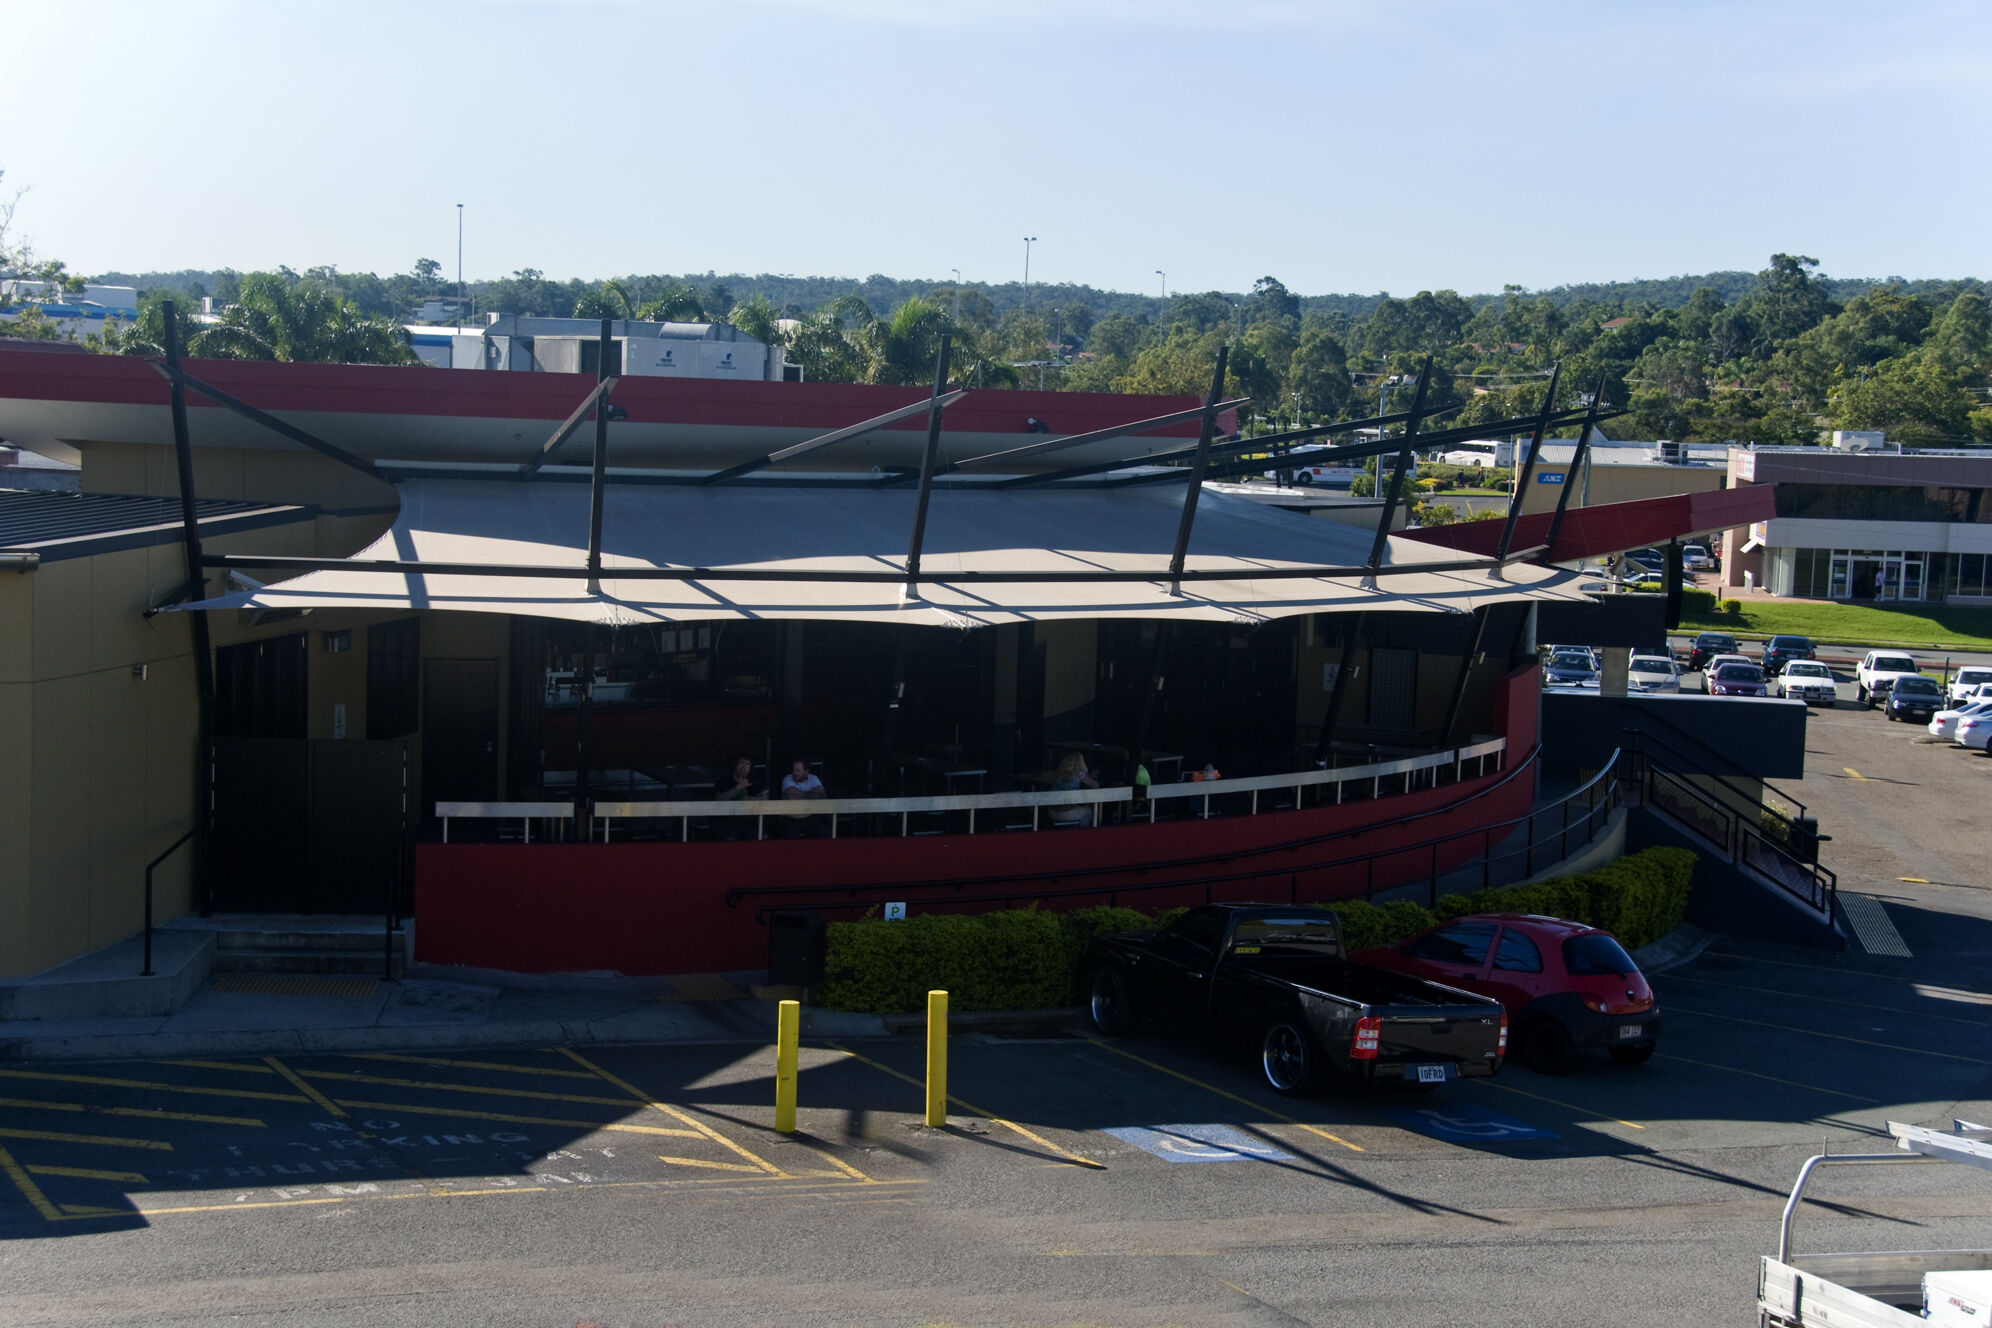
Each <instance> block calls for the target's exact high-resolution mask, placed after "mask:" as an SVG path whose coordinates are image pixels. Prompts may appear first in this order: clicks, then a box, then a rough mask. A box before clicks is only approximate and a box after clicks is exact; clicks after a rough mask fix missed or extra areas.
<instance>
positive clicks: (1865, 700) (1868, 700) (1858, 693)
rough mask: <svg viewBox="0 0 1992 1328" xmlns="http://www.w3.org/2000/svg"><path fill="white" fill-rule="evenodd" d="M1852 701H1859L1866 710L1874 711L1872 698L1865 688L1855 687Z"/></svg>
mask: <svg viewBox="0 0 1992 1328" xmlns="http://www.w3.org/2000/svg"><path fill="white" fill-rule="evenodd" d="M1854 699H1855V700H1856V701H1859V702H1860V703H1861V704H1862V705H1864V706H1866V707H1867V708H1868V709H1870V710H1872V709H1874V697H1873V696H1871V695H1869V694H1868V689H1867V688H1865V687H1858V686H1857V687H1855V688H1854Z"/></svg>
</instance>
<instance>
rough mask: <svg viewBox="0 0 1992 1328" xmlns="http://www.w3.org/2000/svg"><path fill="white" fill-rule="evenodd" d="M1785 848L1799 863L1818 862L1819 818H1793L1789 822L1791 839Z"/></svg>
mask: <svg viewBox="0 0 1992 1328" xmlns="http://www.w3.org/2000/svg"><path fill="white" fill-rule="evenodd" d="M1785 847H1787V848H1788V849H1790V850H1791V855H1792V856H1793V857H1794V858H1797V859H1798V860H1799V861H1800V862H1804V863H1814V862H1817V861H1819V818H1818V817H1816V816H1794V817H1793V818H1792V821H1791V838H1790V839H1789V840H1788V841H1786V844H1785Z"/></svg>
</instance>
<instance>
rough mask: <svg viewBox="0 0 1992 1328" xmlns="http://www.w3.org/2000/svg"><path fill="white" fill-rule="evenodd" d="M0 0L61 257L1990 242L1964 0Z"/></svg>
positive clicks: (1335, 261)
mask: <svg viewBox="0 0 1992 1328" xmlns="http://www.w3.org/2000/svg"><path fill="white" fill-rule="evenodd" d="M8 12H9V21H8V36H9V42H8V45H9V47H10V48H11V49H12V50H13V51H15V52H16V53H17V58H16V59H13V60H10V61H9V71H8V76H7V78H5V79H4V80H0V170H4V172H5V176H4V179H0V197H4V198H11V197H14V196H15V195H16V194H17V193H18V194H19V197H18V200H17V203H16V209H15V213H14V218H13V234H14V236H16V237H20V236H25V237H26V238H28V239H30V240H31V241H32V243H33V245H34V248H35V251H36V253H37V254H38V255H39V256H41V257H45V258H60V259H63V260H65V261H66V262H67V263H68V264H69V267H70V270H71V271H74V272H81V273H85V274H94V273H97V272H103V271H113V270H116V271H126V272H143V271H150V270H176V269H181V268H214V267H233V268H236V269H239V270H243V271H250V270H254V269H258V268H271V267H275V266H277V265H278V264H288V265H289V266H291V267H293V268H296V269H299V270H303V269H304V268H307V267H312V266H317V265H321V264H328V263H329V264H332V265H334V266H336V267H338V268H339V269H340V270H342V271H374V272H378V273H380V274H382V275H386V274H388V273H391V272H401V271H407V270H409V269H410V268H411V267H412V266H413V265H414V262H415V260H416V259H417V258H418V257H430V258H434V259H437V260H438V261H439V262H441V263H442V265H443V269H444V272H445V274H446V275H448V276H454V275H455V272H456V269H457V259H458V230H457V220H458V207H457V205H458V204H462V205H463V208H462V215H463V237H462V263H463V269H464V273H465V275H466V276H468V277H469V278H471V279H473V280H477V279H487V278H495V277H499V276H503V275H506V274H508V273H510V272H512V271H514V270H517V269H521V268H537V269H539V270H541V271H542V272H544V273H546V274H547V275H548V276H550V277H556V278H568V277H583V278H590V279H593V278H600V277H607V276H615V275H625V274H632V273H686V272H705V271H708V270H711V271H714V272H717V273H721V274H725V273H733V272H740V273H747V274H754V273H762V272H767V273H786V274H793V275H796V276H804V275H812V276H829V277H855V278H862V277H864V276H866V275H869V274H872V273H883V274H886V275H889V276H893V277H900V278H909V279H931V280H935V281H940V282H945V281H951V280H952V279H953V273H954V272H955V271H956V270H959V271H960V273H961V275H962V278H963V279H964V280H967V281H975V282H988V283H1002V282H1014V281H1019V280H1021V279H1022V278H1023V276H1024V263H1025V257H1026V248H1027V246H1026V244H1025V243H1024V238H1023V237H1025V236H1035V237H1036V240H1035V242H1034V243H1032V244H1030V245H1029V246H1028V250H1029V261H1030V280H1031V282H1032V283H1033V284H1036V283H1038V282H1048V283H1056V282H1075V283H1082V284H1087V285H1092V286H1097V287H1102V288H1106V289H1110V290H1122V291H1138V292H1153V293H1160V292H1162V291H1163V290H1164V289H1166V290H1167V291H1169V292H1175V291H1179V290H1181V291H1200V290H1213V289H1215V290H1227V291H1238V290H1243V289H1247V288H1249V287H1250V285H1251V284H1252V282H1253V281H1254V280H1256V279H1257V278H1259V277H1261V276H1267V275H1270V276H1275V277H1277V278H1279V279H1280V280H1281V281H1283V282H1284V283H1285V284H1286V285H1287V286H1288V287H1289V288H1290V289H1292V290H1294V291H1295V292H1297V293H1300V294H1310V295H1311V294H1327V293H1372V292H1376V291H1383V290H1387V291H1390V292H1392V293H1395V294H1399V295H1408V294H1411V293H1413V292H1415V291H1418V290H1423V289H1430V290H1440V289H1447V288H1450V289H1454V290H1457V291H1460V292H1461V293H1465V294H1474V293H1486V292H1498V291H1499V290H1500V289H1501V287H1502V286H1503V284H1504V283H1509V282H1512V283H1515V284H1518V285H1521V286H1523V287H1525V288H1527V289H1530V290H1537V289H1544V288H1548V287H1553V286H1558V285H1563V284H1567V283H1572V282H1585V281H1611V280H1627V279H1633V278H1639V277H1665V276H1673V275H1677V274H1684V273H1701V272H1708V271H1716V270H1722V269H1742V270H1747V271H1755V270H1757V269H1759V268H1762V267H1764V266H1766V264H1767V262H1768V259H1769V256H1770V255H1771V254H1772V253H1774V252H1785V253H1802V254H1806V255H1809V256H1812V257H1815V258H1817V259H1819V260H1820V262H1821V271H1823V272H1825V273H1828V274H1830V275H1833V276H1838V277H1886V276H1893V275H1900V276H1907V277H1962V276H1985V275H1988V267H1992V264H1988V263H1987V262H1986V253H1985V247H1984V245H1985V237H1986V236H1987V234H1988V228H1987V225H1986V218H1987V216H1988V214H1992V173H1988V172H1987V170H1986V169H1985V144H1984V139H1985V136H1986V133H1987V130H1988V128H1992V78H1988V77H1986V73H1987V56H1986V52H1987V51H1988V49H1992V5H1985V4H1982V3H1975V2H1971V3H1967V2H1958V3H1937V2H1926V0H1895V2H1894V3H1890V4H1886V5H1879V4H1874V3H1872V0H1862V2H1860V3H1841V2H1840V0H1790V2H1783V0H1757V2H1753V0H1663V2H1657V3H1644V4H1621V3H1611V2H1609V0H1597V2H1596V3H1589V4H1585V3H1501V2H1500V0H1458V2H1455V0H1396V2H1395V3H1367V4H1357V3H1352V2H1349V0H1314V2H1313V3H1308V2H1306V0H1224V2H1223V3H1212V2H1211V0H928V2H925V3H923V2H922V0H734V2H733V3H713V2H712V0H698V2H697V3H680V2H678V0H392V2H391V3H374V0H343V2H342V3H337V4H329V3H320V2H319V0H283V2H282V3H271V0H253V2H251V3H236V2H234V0H175V3H173V4H170V5H167V4H158V3H156V2H153V0H147V2H145V3H131V2H128V0H94V2H93V3H91V4H88V5H84V4H78V3H76V2H75V0H10V3H9V5H8ZM30 53H32V54H30ZM21 190H25V191H26V192H25V193H20V191H21ZM1158 270H1159V271H1158ZM1163 274H1166V275H1163Z"/></svg>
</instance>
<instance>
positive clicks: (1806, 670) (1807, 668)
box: [1785, 660, 1833, 678]
mask: <svg viewBox="0 0 1992 1328" xmlns="http://www.w3.org/2000/svg"><path fill="white" fill-rule="evenodd" d="M1785 676H1786V677H1787V678H1830V677H1832V676H1833V670H1831V669H1829V668H1827V667H1826V666H1825V665H1824V664H1814V663H1812V662H1811V661H1809V660H1800V661H1799V662H1798V663H1796V664H1787V665H1785Z"/></svg>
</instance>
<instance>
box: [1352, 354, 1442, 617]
mask: <svg viewBox="0 0 1992 1328" xmlns="http://www.w3.org/2000/svg"><path fill="white" fill-rule="evenodd" d="M1431 378H1432V357H1431V356H1429V355H1427V356H1426V357H1425V367H1424V368H1422V369H1420V370H1419V371H1418V392H1417V395H1416V396H1414V397H1413V398H1412V399H1411V419H1410V421H1409V422H1408V423H1406V424H1405V426H1404V440H1403V443H1402V444H1401V446H1400V447H1399V448H1398V451H1397V465H1396V466H1395V467H1394V468H1393V469H1392V470H1391V472H1390V493H1389V495H1388V496H1386V497H1385V498H1384V500H1383V515H1382V517H1381V518H1379V519H1378V521H1377V523H1376V539H1375V540H1374V541H1373V542H1372V543H1371V544H1370V553H1369V563H1368V566H1369V569H1370V571H1371V572H1372V573H1374V572H1375V571H1376V569H1377V568H1379V567H1381V566H1382V565H1383V551H1384V549H1385V548H1386V547H1388V545H1389V543H1390V520H1391V518H1392V517H1394V516H1396V515H1397V500H1398V499H1399V498H1400V497H1401V496H1402V495H1403V493H1404V473H1405V472H1406V471H1408V470H1409V469H1410V468H1411V449H1412V447H1413V446H1414V444H1415V441H1416V439H1417V437H1418V421H1419V419H1420V418H1421V417H1422V416H1423V415H1424V413H1425V387H1426V385H1427V384H1428V383H1429V382H1430V381H1431ZM1379 413H1381V412H1379ZM1380 461H1381V458H1379V462H1380ZM1379 469H1381V467H1380V466H1379ZM1363 585H1364V586H1365V587H1366V588H1367V589H1370V590H1374V589H1376V579H1375V577H1374V576H1370V577H1366V578H1364V580H1363Z"/></svg>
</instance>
